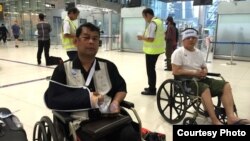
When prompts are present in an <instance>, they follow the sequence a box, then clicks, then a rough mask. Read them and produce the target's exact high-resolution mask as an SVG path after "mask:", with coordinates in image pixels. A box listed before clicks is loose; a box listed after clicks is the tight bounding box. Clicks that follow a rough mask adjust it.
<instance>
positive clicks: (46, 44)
mask: <svg viewBox="0 0 250 141" xmlns="http://www.w3.org/2000/svg"><path fill="white" fill-rule="evenodd" d="M49 48H50V40H44V41H42V40H38V51H37V63H38V64H40V63H41V57H42V53H43V50H44V56H45V61H46V64H47V62H48V60H49Z"/></svg>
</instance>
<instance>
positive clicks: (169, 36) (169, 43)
mask: <svg viewBox="0 0 250 141" xmlns="http://www.w3.org/2000/svg"><path fill="white" fill-rule="evenodd" d="M166 24H167V31H166V32H165V40H166V52H165V55H166V67H167V68H165V69H164V70H166V71H172V65H171V55H172V53H173V52H174V50H175V49H176V47H177V41H176V28H175V26H174V20H173V17H171V16H169V17H168V18H167V21H166Z"/></svg>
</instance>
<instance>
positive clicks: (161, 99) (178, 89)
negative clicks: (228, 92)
mask: <svg viewBox="0 0 250 141" xmlns="http://www.w3.org/2000/svg"><path fill="white" fill-rule="evenodd" d="M207 76H208V77H220V79H222V80H224V78H223V77H222V76H221V74H219V73H208V74H207ZM191 81H193V82H194V84H195V85H196V88H197V89H196V90H192V89H191V88H190V87H188V83H190V82H191ZM216 101H217V102H216ZM213 103H216V104H215V105H214V110H215V113H216V116H217V118H218V119H219V120H220V121H221V123H222V124H226V123H227V117H226V113H225V109H224V108H223V107H222V104H221V100H220V97H213ZM157 107H158V110H159V112H160V114H161V116H162V117H163V118H164V119H165V120H166V121H167V122H168V123H171V124H177V123H179V122H181V121H182V120H183V125H196V124H197V122H196V118H197V117H198V116H199V115H201V116H203V117H209V115H208V113H207V112H206V111H205V110H204V107H203V105H202V103H201V97H200V96H199V95H198V83H197V79H195V78H191V77H189V78H187V77H179V76H175V77H174V79H167V80H165V81H164V82H163V83H162V84H161V85H160V87H159V89H158V91H157ZM189 109H192V111H191V110H190V111H188V110H189ZM186 113H189V114H191V115H193V116H192V117H185V115H186ZM234 113H235V114H236V116H237V110H236V106H235V104H234Z"/></svg>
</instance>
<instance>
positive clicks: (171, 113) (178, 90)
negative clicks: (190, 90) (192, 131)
mask: <svg viewBox="0 0 250 141" xmlns="http://www.w3.org/2000/svg"><path fill="white" fill-rule="evenodd" d="M186 104H187V97H186V96H185V92H184V90H183V87H182V85H181V84H180V83H179V82H178V81H176V80H173V79H168V80H165V81H164V82H163V83H162V84H161V86H160V87H159V89H158V92H157V107H158V110H159V112H160V114H161V115H162V117H163V118H164V119H165V120H166V121H167V122H169V123H171V124H175V123H178V122H180V121H181V120H182V119H183V118H184V117H185V114H186V111H187V106H186Z"/></svg>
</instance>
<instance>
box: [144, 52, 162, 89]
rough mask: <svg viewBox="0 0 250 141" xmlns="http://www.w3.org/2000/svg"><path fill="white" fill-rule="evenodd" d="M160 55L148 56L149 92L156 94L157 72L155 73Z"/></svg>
mask: <svg viewBox="0 0 250 141" xmlns="http://www.w3.org/2000/svg"><path fill="white" fill-rule="evenodd" d="M158 57H159V54H154V55H151V54H146V68H147V75H148V85H149V90H150V91H152V92H154V91H156V72H155V65H156V62H157V59H158Z"/></svg>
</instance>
